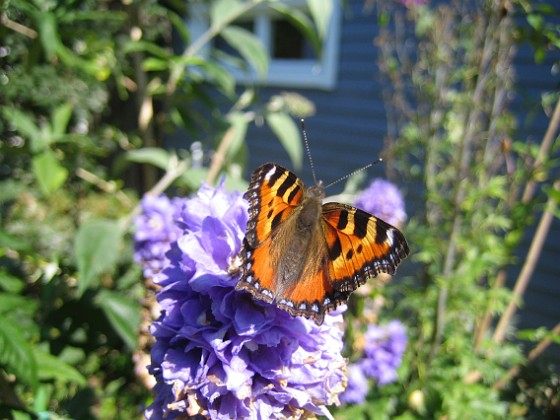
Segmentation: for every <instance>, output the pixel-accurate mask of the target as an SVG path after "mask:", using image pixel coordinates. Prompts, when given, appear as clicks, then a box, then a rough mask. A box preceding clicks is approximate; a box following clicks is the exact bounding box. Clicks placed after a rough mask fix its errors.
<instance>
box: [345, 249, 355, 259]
mask: <svg viewBox="0 0 560 420" xmlns="http://www.w3.org/2000/svg"><path fill="white" fill-rule="evenodd" d="M353 256H354V250H352V249H350V250H348V252H347V253H346V259H347V260H351V259H352V257H353Z"/></svg>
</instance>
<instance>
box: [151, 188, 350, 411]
mask: <svg viewBox="0 0 560 420" xmlns="http://www.w3.org/2000/svg"><path fill="white" fill-rule="evenodd" d="M247 219H248V214H247V203H246V202H245V201H244V200H243V198H242V197H241V195H240V194H229V193H227V192H226V191H225V189H224V187H223V185H220V186H219V187H218V188H216V189H214V188H212V187H210V186H206V185H205V186H203V187H202V188H201V189H200V190H199V192H198V194H197V196H195V197H193V198H191V199H188V200H185V202H184V205H183V206H182V210H181V212H180V213H179V214H177V215H176V225H177V226H181V227H182V231H181V233H180V235H179V236H178V237H177V240H176V241H175V242H174V243H172V244H171V246H170V248H169V251H168V252H167V254H166V262H165V266H164V267H163V269H162V270H161V271H160V272H159V273H158V274H157V275H155V277H154V282H155V283H156V284H159V285H160V286H161V287H162V288H161V290H160V291H159V292H158V295H157V299H158V302H159V303H160V306H161V308H162V314H161V316H160V318H159V319H158V320H157V321H155V322H154V323H153V325H152V327H151V333H152V334H153V336H154V337H155V339H156V343H155V345H154V347H153V349H152V354H151V356H152V363H151V365H150V366H149V369H150V372H151V373H152V374H153V375H154V377H155V378H156V381H157V384H156V386H155V388H154V392H155V398H154V401H153V403H152V405H151V406H150V407H149V408H148V409H147V410H146V417H147V418H148V419H154V420H155V419H174V418H185V417H189V416H196V415H202V416H206V417H209V418H213V419H234V418H249V419H261V418H263V419H264V418H274V417H278V418H284V417H290V418H300V417H306V416H309V415H325V416H327V417H329V418H332V417H331V416H330V414H329V412H328V410H327V408H326V406H327V405H330V404H336V403H338V395H339V394H340V393H341V392H342V391H343V390H344V387H345V384H346V378H345V371H346V361H345V359H344V358H343V357H342V355H341V352H342V346H343V341H342V338H343V330H342V315H341V312H342V311H343V309H341V308H339V311H338V312H335V313H331V314H330V315H327V316H326V317H325V322H324V323H323V325H321V326H317V325H316V324H315V322H313V321H310V320H307V319H304V318H292V317H290V315H289V314H288V313H287V312H285V311H283V310H281V309H278V308H276V307H275V306H273V305H269V304H264V303H261V302H257V301H254V300H253V299H252V297H251V295H250V294H248V293H246V292H238V291H236V290H235V289H234V287H235V284H236V282H237V280H238V276H237V275H231V274H230V272H229V271H228V270H229V267H230V264H231V262H232V261H233V260H234V259H235V257H236V256H237V254H238V252H239V250H240V248H241V243H242V240H243V237H244V235H245V229H246V226H247Z"/></svg>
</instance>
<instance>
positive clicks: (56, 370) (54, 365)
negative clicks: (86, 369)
mask: <svg viewBox="0 0 560 420" xmlns="http://www.w3.org/2000/svg"><path fill="white" fill-rule="evenodd" d="M33 354H34V356H35V360H36V361H37V366H38V368H37V375H38V377H39V379H40V380H55V381H58V382H62V383H66V382H73V383H76V384H78V385H80V386H84V385H86V383H87V380H86V378H85V377H84V376H83V375H82V374H81V373H80V372H79V371H78V370H77V369H76V368H74V367H73V366H71V365H69V364H67V363H65V362H63V361H62V360H60V359H59V358H58V357H55V356H53V355H52V354H48V353H45V352H43V351H41V350H38V349H34V351H33Z"/></svg>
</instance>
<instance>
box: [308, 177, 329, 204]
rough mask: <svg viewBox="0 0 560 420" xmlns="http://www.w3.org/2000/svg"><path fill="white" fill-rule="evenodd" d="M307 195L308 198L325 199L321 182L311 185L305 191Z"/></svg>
mask: <svg viewBox="0 0 560 420" xmlns="http://www.w3.org/2000/svg"><path fill="white" fill-rule="evenodd" d="M307 194H308V195H309V197H313V198H318V199H320V200H322V199H323V198H325V187H324V186H323V181H318V182H317V185H313V186H311V187H309V188H308V189H307Z"/></svg>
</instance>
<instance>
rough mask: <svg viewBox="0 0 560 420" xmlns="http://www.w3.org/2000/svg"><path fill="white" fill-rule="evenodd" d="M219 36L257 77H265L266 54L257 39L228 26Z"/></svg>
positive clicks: (244, 31) (249, 33) (266, 66)
mask: <svg viewBox="0 0 560 420" xmlns="http://www.w3.org/2000/svg"><path fill="white" fill-rule="evenodd" d="M220 35H222V37H223V38H224V39H225V41H226V42H227V43H228V44H229V45H231V46H232V47H233V48H234V49H236V50H237V51H238V52H239V54H241V56H242V57H243V58H244V59H245V60H246V61H247V62H248V63H249V64H250V65H251V66H252V67H253V68H254V69H255V71H256V72H257V73H258V75H259V77H261V78H262V77H264V76H266V73H267V72H268V53H267V51H266V48H265V47H264V45H263V43H262V42H261V41H260V39H259V38H257V37H256V36H255V35H254V34H252V33H251V32H249V31H247V30H246V29H243V28H241V27H239V26H228V27H227V28H224V29H223V31H222V32H221V33H220Z"/></svg>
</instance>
